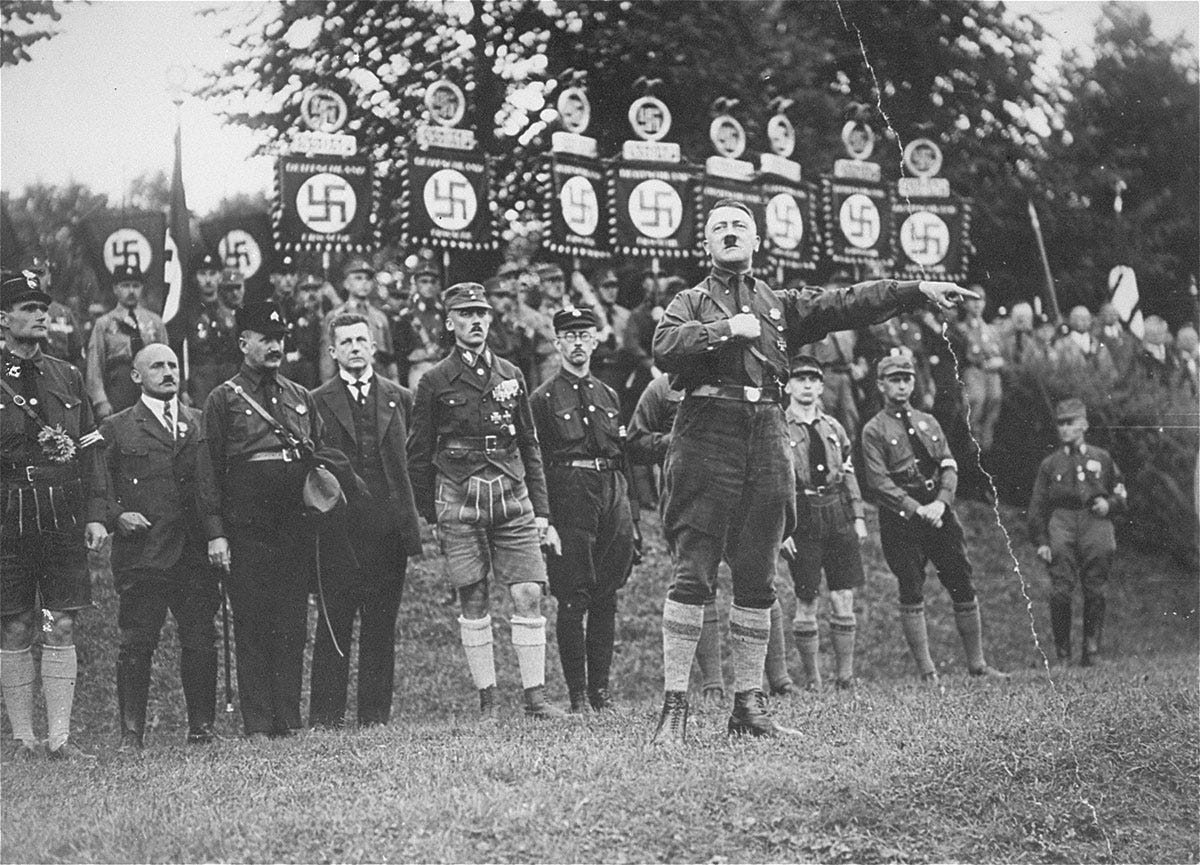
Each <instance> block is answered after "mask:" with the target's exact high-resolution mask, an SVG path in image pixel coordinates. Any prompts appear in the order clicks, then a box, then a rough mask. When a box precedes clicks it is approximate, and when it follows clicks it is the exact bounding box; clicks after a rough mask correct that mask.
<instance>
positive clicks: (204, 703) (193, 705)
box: [179, 646, 217, 745]
mask: <svg viewBox="0 0 1200 865" xmlns="http://www.w3.org/2000/svg"><path fill="white" fill-rule="evenodd" d="M179 678H180V681H181V682H182V683H183V700H184V702H185V703H186V704H187V716H188V732H187V742H188V744H189V745H206V744H208V743H210V742H213V741H215V740H216V738H217V734H216V730H215V729H214V724H215V723H216V719H217V707H216V701H217V652H216V650H215V649H189V648H187V647H186V646H185V647H184V648H183V649H182V650H181V651H180V658H179Z"/></svg>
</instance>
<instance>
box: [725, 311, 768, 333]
mask: <svg viewBox="0 0 1200 865" xmlns="http://www.w3.org/2000/svg"><path fill="white" fill-rule="evenodd" d="M729 332H730V333H731V334H733V335H734V336H741V337H745V338H746V339H758V336H759V334H761V333H762V322H760V321H759V320H758V316H757V315H754V314H753V313H750V312H739V313H738V314H737V315H735V316H734V317H733V318H731V319H729Z"/></svg>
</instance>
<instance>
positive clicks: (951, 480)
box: [862, 406, 958, 518]
mask: <svg viewBox="0 0 1200 865" xmlns="http://www.w3.org/2000/svg"><path fill="white" fill-rule="evenodd" d="M909 419H910V420H911V421H912V423H913V429H914V430H915V432H916V434H917V436H918V437H919V438H920V439H921V441H922V443H924V445H925V449H926V450H928V451H929V455H930V456H931V457H933V459H934V460H935V461H936V462H937V464H938V466H937V468H938V472H937V477H935V478H925V479H924V480H932V481H933V482H934V483H935V484H936V489H937V499H938V500H939V501H941V502H943V503H944V504H945V505H946V507H950V506H951V505H953V504H954V495H955V493H956V492H957V490H958V463H957V462H956V461H955V459H954V454H952V453H951V452H950V444H949V442H947V441H946V434H945V433H944V432H942V427H941V424H939V423H938V422H937V418H935V417H934V416H933V415H931V414H926V413H925V412H923V411H917V410H916V409H914V408H910V409H909ZM862 449H863V473H864V480H866V482H867V484H868V485H869V486H870V487H871V488H872V489H874V490H875V492H876V493H877V494H878V496H879V504H880V505H881V506H882V507H885V508H888V509H889V510H892V511H895V512H896V513H898V514H900V515H901V516H903V517H908V518H911V517H912V515H913V514H915V513H916V512H917V508H919V507H920V506H921V505H920V503H919V502H918V501H917V500H916V499H915V498H913V497H912V495H910V493H909V492H908V491H906V489H905V488H906V487H912V486H913V485H914V484H916V483H919V482H920V481H921V480H922V478H921V474H920V470H919V468H918V467H917V458H916V455H915V454H914V453H913V449H912V445H911V444H910V443H909V440H908V430H907V428H906V427H905V426H904V423H903V422H902V421H901V419H900V416H899V411H898V410H897V409H895V408H893V407H891V406H888V407H887V408H885V409H883V410H882V411H880V412H879V414H877V415H875V417H873V418H871V419H870V420H869V421H867V425H866V426H865V427H863V432H862Z"/></svg>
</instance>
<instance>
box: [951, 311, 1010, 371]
mask: <svg viewBox="0 0 1200 865" xmlns="http://www.w3.org/2000/svg"><path fill="white" fill-rule="evenodd" d="M958 329H959V330H960V331H962V334H963V336H964V337H965V338H966V341H967V354H966V357H965V358H963V363H964V364H966V365H967V366H974V367H978V368H979V369H982V370H986V371H988V372H999V370H998V369H993V368H992V366H991V365H990V363H989V362H990V361H992V360H993V359H994V358H997V357H1002V353H1001V351H1000V338H999V336H997V334H996V328H994V327H992V325H990V324H988V323H987V322H986V321H984V320H983V319H982V318H977V319H968V320H966V321H962V322H959V325H958Z"/></svg>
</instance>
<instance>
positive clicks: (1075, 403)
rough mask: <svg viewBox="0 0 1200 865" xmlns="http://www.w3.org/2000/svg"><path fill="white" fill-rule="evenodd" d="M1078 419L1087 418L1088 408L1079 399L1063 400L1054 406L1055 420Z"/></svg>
mask: <svg viewBox="0 0 1200 865" xmlns="http://www.w3.org/2000/svg"><path fill="white" fill-rule="evenodd" d="M1078 417H1082V418H1086V417H1087V406H1086V405H1084V404H1083V400H1081V399H1079V398H1078V397H1071V398H1070V399H1064V400H1061V401H1060V402H1058V403H1057V404H1056V405H1055V406H1054V419H1055V420H1059V421H1063V420H1074V419H1075V418H1078Z"/></svg>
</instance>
